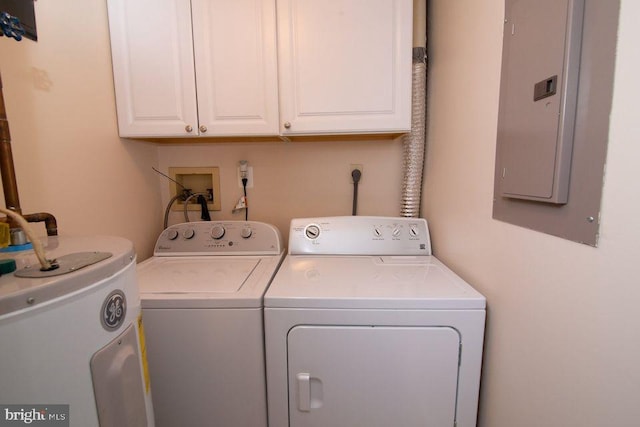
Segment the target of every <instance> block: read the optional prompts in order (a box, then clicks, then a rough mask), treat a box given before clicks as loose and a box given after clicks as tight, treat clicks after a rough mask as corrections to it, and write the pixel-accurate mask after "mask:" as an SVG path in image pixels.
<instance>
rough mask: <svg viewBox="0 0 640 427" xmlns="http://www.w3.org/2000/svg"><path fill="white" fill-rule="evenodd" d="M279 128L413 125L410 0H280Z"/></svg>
mask: <svg viewBox="0 0 640 427" xmlns="http://www.w3.org/2000/svg"><path fill="white" fill-rule="evenodd" d="M277 5H278V64H279V70H278V72H279V84H280V122H281V123H280V131H281V133H282V134H283V135H287V134H291V135H295V134H335V133H372V132H378V133H382V132H385V133H386V132H406V131H408V130H409V129H410V128H411V58H412V22H413V14H412V11H413V2H412V0H277Z"/></svg>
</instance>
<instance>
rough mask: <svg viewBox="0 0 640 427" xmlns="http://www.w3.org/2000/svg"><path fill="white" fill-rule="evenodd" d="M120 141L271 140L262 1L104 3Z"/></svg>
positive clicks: (271, 10) (270, 8) (267, 24)
mask: <svg viewBox="0 0 640 427" xmlns="http://www.w3.org/2000/svg"><path fill="white" fill-rule="evenodd" d="M108 8H109V25H110V30H111V52H112V58H113V74H114V82H115V91H116V105H117V109H118V124H119V129H120V136H129V137H143V136H144V137H172V136H173V137H181V136H223V135H224V136H229V135H232V136H236V135H237V136H242V135H269V134H270V135H274V134H277V133H278V86H277V59H276V29H275V5H274V4H273V1H270V0H266V1H265V0H233V1H229V0H191V1H190V0H108Z"/></svg>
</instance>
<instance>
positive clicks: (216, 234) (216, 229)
mask: <svg viewBox="0 0 640 427" xmlns="http://www.w3.org/2000/svg"><path fill="white" fill-rule="evenodd" d="M225 232H226V230H225V229H224V227H223V226H222V225H220V224H216V225H214V226H213V228H212V229H211V237H213V238H214V239H216V240H219V239H222V238H223V237H224V233H225Z"/></svg>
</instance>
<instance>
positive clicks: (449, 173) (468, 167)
mask: <svg viewBox="0 0 640 427" xmlns="http://www.w3.org/2000/svg"><path fill="white" fill-rule="evenodd" d="M429 7H430V10H429V14H430V18H429V21H430V26H431V27H430V30H429V40H430V42H429V43H430V46H429V49H430V51H429V58H430V59H429V67H430V74H429V105H428V109H429V125H428V139H429V142H428V144H429V148H428V156H429V158H428V169H427V172H426V186H425V187H426V188H425V195H426V198H425V200H424V207H425V214H426V217H427V218H428V219H429V220H430V227H431V230H432V237H433V242H434V250H435V253H436V255H437V256H438V257H440V258H441V259H442V260H443V261H445V262H446V263H448V264H449V265H450V266H451V267H452V268H453V269H454V270H455V271H457V272H458V273H459V274H461V275H462V276H463V277H464V278H465V279H466V280H468V281H469V282H470V283H471V284H473V285H474V286H475V287H476V288H477V289H478V290H480V291H481V292H483V293H484V294H485V295H486V296H487V301H488V323H487V333H486V348H485V363H484V370H483V379H482V393H481V404H480V418H479V425H480V426H483V427H514V426H517V427H540V426H544V427H553V426H576V427H578V426H579V427H602V426H614V425H640V405H638V396H640V364H639V363H638V360H640V309H639V307H638V304H639V303H640V280H639V279H638V277H640V262H638V258H639V256H640V244H639V243H638V242H639V241H640V227H639V226H638V225H637V224H636V222H637V218H639V217H640V198H638V193H639V190H638V182H639V181H640V171H639V170H638V167H637V163H638V159H639V158H640V148H639V147H640V146H639V144H638V143H637V141H638V140H639V139H640V125H639V124H638V123H639V121H638V118H637V111H638V108H637V94H638V93H639V92H640V84H639V83H638V81H637V76H638V75H640V55H639V53H640V52H639V49H638V46H637V40H638V39H639V38H640V28H639V27H638V26H637V23H636V22H635V21H637V17H638V16H640V4H639V3H638V2H637V1H635V0H622V11H621V22H620V30H619V45H618V57H617V63H616V76H615V93H614V100H613V111H612V114H611V129H610V138H609V146H608V147H609V153H608V160H607V174H606V179H605V181H606V182H605V186H604V196H603V205H602V219H601V227H600V232H601V237H600V244H599V247H598V248H592V247H588V246H585V245H580V244H577V243H573V242H569V241H565V240H562V239H559V238H556V237H551V236H548V235H545V234H542V233H537V232H534V231H529V230H526V229H523V228H519V227H516V226H513V225H509V224H506V223H502V222H498V221H494V220H493V219H492V218H491V215H492V197H493V171H494V154H495V143H496V124H497V114H498V95H499V78H500V61H501V45H502V34H501V32H502V20H503V13H504V2H503V1H502V0H487V1H482V2H479V1H475V0H457V1H451V0H430V2H429Z"/></svg>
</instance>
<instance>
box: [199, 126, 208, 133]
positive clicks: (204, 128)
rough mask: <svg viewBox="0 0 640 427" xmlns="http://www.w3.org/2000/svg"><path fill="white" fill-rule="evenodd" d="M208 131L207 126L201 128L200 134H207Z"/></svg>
mask: <svg viewBox="0 0 640 427" xmlns="http://www.w3.org/2000/svg"><path fill="white" fill-rule="evenodd" d="M206 131H207V127H206V126H205V125H202V126H200V132H202V133H205V132H206Z"/></svg>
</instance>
